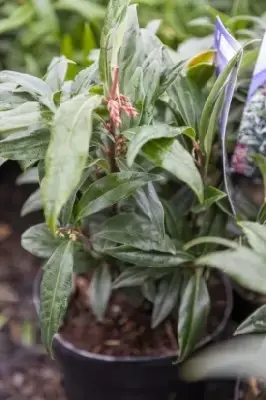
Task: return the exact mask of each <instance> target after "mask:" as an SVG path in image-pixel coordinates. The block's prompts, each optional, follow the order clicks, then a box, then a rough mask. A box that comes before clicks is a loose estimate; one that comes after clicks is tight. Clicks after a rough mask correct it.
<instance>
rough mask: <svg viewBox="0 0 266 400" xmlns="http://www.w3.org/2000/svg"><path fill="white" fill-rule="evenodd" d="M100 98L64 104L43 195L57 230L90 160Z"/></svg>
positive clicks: (48, 156) (47, 214) (59, 112)
mask: <svg viewBox="0 0 266 400" xmlns="http://www.w3.org/2000/svg"><path fill="white" fill-rule="evenodd" d="M101 100H102V98H101V97H100V96H92V97H89V96H88V95H87V96H86V95H82V94H81V95H79V96H76V97H74V98H73V99H71V100H68V101H66V102H64V103H62V104H61V106H60V107H59V109H58V110H57V112H56V114H55V118H54V122H53V128H52V138H51V141H50V144H49V148H48V150H47V154H46V159H45V178H44V180H43V182H42V196H43V200H44V207H45V217H46V221H47V224H48V225H49V226H50V228H51V229H52V230H53V231H55V228H56V224H57V219H58V216H59V213H60V211H61V209H62V207H63V205H64V204H65V202H66V201H67V200H68V198H69V196H70V195H71V193H72V191H73V190H74V189H75V187H76V186H77V185H78V183H79V180H80V177H81V174H82V171H83V169H84V167H85V165H86V160H87V157H88V151H89V144H90V138H91V134H92V112H93V110H94V109H95V108H96V107H98V106H99V105H100V103H101Z"/></svg>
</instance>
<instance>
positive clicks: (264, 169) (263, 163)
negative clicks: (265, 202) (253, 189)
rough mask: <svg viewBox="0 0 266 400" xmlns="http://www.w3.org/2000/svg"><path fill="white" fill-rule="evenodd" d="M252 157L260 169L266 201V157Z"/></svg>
mask: <svg viewBox="0 0 266 400" xmlns="http://www.w3.org/2000/svg"><path fill="white" fill-rule="evenodd" d="M250 157H251V158H252V159H253V160H254V163H255V164H256V165H257V167H258V168H259V170H260V172H261V175H262V179H263V183H264V199H266V157H265V156H264V155H262V154H252V155H250Z"/></svg>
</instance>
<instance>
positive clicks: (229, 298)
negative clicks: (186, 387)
mask: <svg viewBox="0 0 266 400" xmlns="http://www.w3.org/2000/svg"><path fill="white" fill-rule="evenodd" d="M217 273H218V275H219V276H220V278H221V282H222V283H223V286H224V289H225V297H226V307H225V310H224V315H223V318H222V320H221V321H220V323H219V324H218V326H217V328H216V329H215V330H214V331H213V332H212V333H211V334H209V335H208V336H206V337H205V338H203V339H202V340H201V341H200V342H199V343H198V344H197V345H196V347H195V350H199V349H200V348H202V347H204V346H206V345H207V344H208V343H209V342H210V341H211V340H215V339H216V338H217V337H218V336H219V335H220V334H221V333H222V332H223V331H224V329H225V327H226V325H227V323H228V320H229V318H230V315H231V313H232V309H233V292H232V286H231V281H230V279H229V278H228V277H227V276H226V275H225V274H224V273H222V272H221V271H217ZM42 274H43V270H42V269H40V271H38V273H37V275H36V278H35V280H34V283H33V304H34V307H35V309H36V312H37V314H38V315H39V309H40V301H39V288H40V281H41V277H42ZM55 342H56V343H57V344H58V345H61V346H63V347H65V348H66V349H67V350H69V351H70V352H73V353H74V354H75V355H76V356H79V357H82V358H90V359H92V358H93V359H94V360H98V361H106V362H114V361H116V362H121V363H123V362H130V363H138V362H151V361H155V362H156V361H164V360H171V359H173V360H176V359H178V355H177V354H172V355H171V354H168V355H161V356H138V357H136V356H123V357H116V356H110V355H105V354H96V353H90V352H89V351H87V350H82V349H78V348H77V347H75V346H74V345H73V344H72V343H71V342H69V341H67V340H65V339H63V337H62V335H61V334H60V333H56V334H55V336H54V343H55Z"/></svg>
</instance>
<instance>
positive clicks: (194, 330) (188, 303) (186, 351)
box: [178, 270, 210, 362]
mask: <svg viewBox="0 0 266 400" xmlns="http://www.w3.org/2000/svg"><path fill="white" fill-rule="evenodd" d="M182 286H183V287H182V293H181V296H180V306H179V312H178V341H179V351H180V354H179V359H178V361H179V362H181V361H183V360H184V359H185V358H187V357H188V356H189V355H190V354H191V353H192V352H193V350H194V349H195V346H196V345H197V343H198V342H199V340H200V339H201V335H202V333H203V331H204V328H205V327H206V323H207V318H208V315H209V311H210V298H209V293H208V288H207V284H206V281H205V279H204V278H203V277H202V271H201V270H197V271H196V273H195V274H193V275H192V276H190V277H189V278H188V279H185V281H184V283H183V285H182Z"/></svg>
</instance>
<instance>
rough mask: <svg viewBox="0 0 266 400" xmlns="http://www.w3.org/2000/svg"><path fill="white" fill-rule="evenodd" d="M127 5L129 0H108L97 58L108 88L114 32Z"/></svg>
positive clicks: (109, 85) (121, 20)
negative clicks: (98, 57)
mask: <svg viewBox="0 0 266 400" xmlns="http://www.w3.org/2000/svg"><path fill="white" fill-rule="evenodd" d="M128 5H129V0H110V1H109V3H108V7H107V12H106V16H105V22H104V25H103V29H102V35H101V43H100V48H101V50H100V60H99V66H100V75H101V79H102V81H103V82H104V83H105V84H107V86H108V88H109V89H110V88H111V58H112V56H113V54H112V53H113V46H114V43H113V38H114V33H115V32H116V31H117V30H118V28H119V25H120V24H122V22H123V20H124V18H125V16H126V12H127V8H128ZM120 40H121V38H120ZM120 45H121V44H120ZM117 50H118V49H117Z"/></svg>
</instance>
